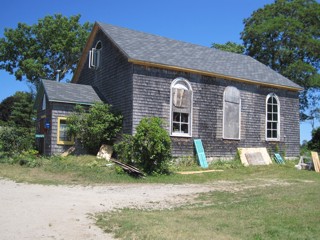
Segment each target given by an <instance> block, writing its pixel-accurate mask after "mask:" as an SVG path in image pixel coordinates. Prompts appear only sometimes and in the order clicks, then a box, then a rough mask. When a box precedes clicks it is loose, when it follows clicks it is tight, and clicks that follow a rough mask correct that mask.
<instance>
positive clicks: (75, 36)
mask: <svg viewBox="0 0 320 240" xmlns="http://www.w3.org/2000/svg"><path fill="white" fill-rule="evenodd" d="M79 20H80V15H76V16H71V17H70V18H67V17H64V16H62V15H61V14H55V15H53V16H46V17H44V18H43V19H39V20H38V23H37V24H33V25H31V26H29V25H27V24H25V23H18V26H17V28H16V29H11V28H6V29H5V30H4V38H0V69H3V70H5V71H7V72H9V73H11V74H14V75H15V77H16V79H17V80H22V79H23V78H27V80H28V81H30V82H31V83H38V82H39V80H40V78H47V79H54V78H55V75H56V73H57V70H61V73H60V79H63V78H64V76H65V74H66V73H68V72H69V73H70V72H71V73H73V72H74V71H75V69H76V65H77V63H78V61H79V58H80V55H81V52H82V49H83V47H84V44H85V42H86V40H87V38H88V35H89V31H90V30H91V27H92V25H91V24H89V23H88V22H86V23H84V24H83V25H82V24H80V23H79Z"/></svg>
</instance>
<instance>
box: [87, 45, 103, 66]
mask: <svg viewBox="0 0 320 240" xmlns="http://www.w3.org/2000/svg"><path fill="white" fill-rule="evenodd" d="M101 49H102V43H101V41H98V42H97V44H96V46H95V47H94V48H92V49H91V50H90V51H89V68H93V69H98V67H99V66H100V58H101V56H100V55H101Z"/></svg>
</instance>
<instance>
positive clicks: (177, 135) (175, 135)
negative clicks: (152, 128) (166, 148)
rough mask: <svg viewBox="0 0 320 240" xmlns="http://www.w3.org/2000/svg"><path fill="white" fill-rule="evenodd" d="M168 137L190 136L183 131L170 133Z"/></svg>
mask: <svg viewBox="0 0 320 240" xmlns="http://www.w3.org/2000/svg"><path fill="white" fill-rule="evenodd" d="M170 137H185V138H190V137H191V135H189V134H185V133H171V135H170Z"/></svg>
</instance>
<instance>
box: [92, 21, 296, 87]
mask: <svg viewBox="0 0 320 240" xmlns="http://www.w3.org/2000/svg"><path fill="white" fill-rule="evenodd" d="M97 24H98V25H99V26H100V27H101V29H102V30H103V31H104V33H105V34H106V35H107V36H108V37H109V38H110V39H111V40H112V41H113V42H114V43H115V44H116V45H117V46H118V47H119V48H120V50H121V51H122V52H123V53H124V54H125V55H126V56H127V57H128V58H129V59H132V60H138V61H143V62H149V63H155V64H161V65H164V66H173V67H178V68H184V69H190V70H196V71H201V72H208V73H212V74H218V75H224V76H229V77H233V78H240V79H246V80H249V81H253V82H257V83H264V84H269V85H277V86H284V87H290V88H296V89H301V87H300V86H299V85H297V84H295V83H294V82H292V81H290V80H289V79H287V78H286V77H284V76H282V75H280V74H279V73H277V72H275V71H274V70H272V69H271V68H269V67H267V66H266V65H264V64H262V63H260V62H258V61H257V60H255V59H253V58H252V57H250V56H247V55H242V54H236V53H230V52H226V51H221V50H218V49H213V48H209V47H204V46H199V45H195V44H191V43H186V42H182V41H177V40H173V39H169V38H165V37H161V36H157V35H153V34H148V33H144V32H140V31H135V30H130V29H127V28H122V27H117V26H114V25H110V24H105V23H100V22H99V23H97Z"/></svg>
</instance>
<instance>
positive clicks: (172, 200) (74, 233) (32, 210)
mask: <svg viewBox="0 0 320 240" xmlns="http://www.w3.org/2000/svg"><path fill="white" fill-rule="evenodd" d="M212 189H213V186H212V185H210V186H208V185H189V184H188V185H172V184H166V185H164V184H128V185H124V184H122V185H107V186H94V187H84V186H44V185H36V184H25V183H15V182H13V181H9V180H4V179H0V239H1V240H2V239H3V240H9V239H10V240H14V239H17V240H18V239H19V240H21V239H32V240H34V239H57V240H62V239H64V240H72V239H77V240H81V239H86V240H89V239H94V240H99V239H112V237H111V235H107V234H105V233H103V232H102V231H101V230H100V229H99V228H98V227H96V226H95V225H94V220H93V219H91V218H90V214H93V213H97V212H101V211H108V210H112V209H116V208H122V207H152V208H167V207H170V206H174V205H177V204H180V203H182V202H185V201H187V200H188V199H191V198H192V196H194V195H195V194H196V193H200V192H207V191H210V190H212Z"/></svg>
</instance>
